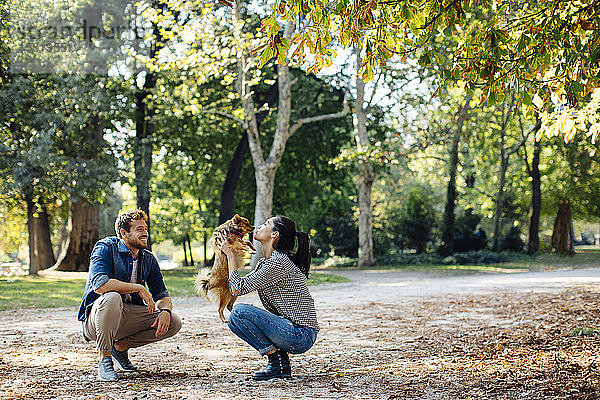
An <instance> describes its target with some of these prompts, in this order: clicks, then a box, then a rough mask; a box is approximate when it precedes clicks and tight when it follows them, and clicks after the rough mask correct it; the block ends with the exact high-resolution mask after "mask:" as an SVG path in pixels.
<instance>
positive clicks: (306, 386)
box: [0, 265, 600, 400]
mask: <svg viewBox="0 0 600 400" xmlns="http://www.w3.org/2000/svg"><path fill="white" fill-rule="evenodd" d="M331 272H333V273H336V274H339V275H342V276H345V277H347V278H349V279H350V280H351V282H350V283H343V284H327V285H321V286H319V287H314V288H311V292H312V294H313V297H314V298H315V302H316V304H317V312H318V315H319V322H320V325H321V332H320V333H319V338H318V341H317V343H316V345H315V346H314V347H313V348H312V349H311V350H310V351H309V352H307V353H306V354H303V355H298V356H293V357H292V368H293V371H292V372H293V375H294V379H292V380H284V381H282V380H274V381H271V382H260V383H258V382H253V381H250V380H248V376H249V374H250V373H251V372H252V371H253V370H255V369H258V368H261V367H262V366H263V365H264V363H265V360H264V359H261V358H260V357H259V356H258V355H257V354H256V353H255V352H254V351H252V350H251V349H250V348H249V346H247V345H246V344H245V343H243V342H242V341H240V340H239V339H237V338H235V337H234V336H233V334H231V333H230V332H229V331H228V329H227V328H226V327H225V326H223V325H222V324H221V323H220V322H219V321H218V317H217V314H216V311H215V307H214V306H213V305H211V304H208V303H207V302H206V301H204V300H203V299H201V298H176V299H175V301H174V303H175V310H176V312H178V313H179V315H181V316H182V317H183V321H184V327H183V328H182V330H181V332H180V333H179V334H178V335H177V336H175V337H174V338H171V339H168V340H165V341H164V342H160V343H158V344H155V345H150V346H146V347H143V348H140V349H137V350H134V351H132V352H131V353H132V354H131V356H132V361H133V362H134V363H136V364H138V365H139V366H140V367H141V368H142V372H139V373H135V374H129V375H123V376H122V379H120V380H119V381H118V382H116V383H100V382H96V381H95V361H94V360H95V357H96V356H95V352H94V349H93V346H92V345H91V344H89V343H85V342H84V341H83V340H82V339H81V336H80V328H79V324H78V323H77V321H76V320H75V318H74V313H75V310H72V309H52V310H26V311H2V312H0V398H1V399H19V398H23V399H59V398H60V399H64V400H67V399H68V400H73V399H78V400H86V399H128V400H136V399H137V400H141V399H263V398H264V399H315V398H322V399H403V398H420V399H421V398H422V399H454V398H473V399H474V398H477V399H487V398H489V399H504V398H511V399H516V398H527V399H532V398H540V399H542V398H544V399H546V398H556V399H559V398H561V399H562V398H582V399H587V398H590V399H591V398H599V397H600V387H599V386H598V385H599V384H598V382H599V379H598V378H600V371H599V370H598V368H599V367H598V366H599V365H600V358H599V356H598V354H600V344H599V342H600V341H599V340H598V338H597V336H596V335H593V336H581V337H578V336H570V335H569V333H571V332H572V331H573V330H574V329H577V328H586V327H593V326H600V311H599V310H600V300H599V299H600V296H599V294H600V286H599V285H598V284H599V282H600V265H599V267H598V268H585V269H565V270H555V271H545V272H525V273H502V274H498V273H495V274H477V275H473V274H467V273H461V272H448V271H446V272H439V271H430V272H422V271H414V272H406V271H383V270H343V271H331ZM239 301H241V302H247V303H252V304H258V303H259V301H258V299H257V297H256V296H255V295H249V296H244V297H243V298H241V299H240V300H239Z"/></svg>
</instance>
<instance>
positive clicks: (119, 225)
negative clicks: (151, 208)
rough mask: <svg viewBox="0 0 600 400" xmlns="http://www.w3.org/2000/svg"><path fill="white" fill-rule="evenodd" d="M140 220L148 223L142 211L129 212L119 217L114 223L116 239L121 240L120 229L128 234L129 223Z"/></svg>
mask: <svg viewBox="0 0 600 400" xmlns="http://www.w3.org/2000/svg"><path fill="white" fill-rule="evenodd" d="M141 219H143V220H144V221H148V216H147V215H146V213H145V212H143V211H142V210H129V211H125V212H124V213H123V214H121V215H119V216H118V217H117V220H116V221H115V232H116V233H117V237H118V238H119V239H122V237H121V229H125V230H126V231H127V232H129V228H130V227H131V221H139V220H141Z"/></svg>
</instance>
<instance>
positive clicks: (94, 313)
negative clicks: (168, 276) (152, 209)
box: [77, 210, 181, 381]
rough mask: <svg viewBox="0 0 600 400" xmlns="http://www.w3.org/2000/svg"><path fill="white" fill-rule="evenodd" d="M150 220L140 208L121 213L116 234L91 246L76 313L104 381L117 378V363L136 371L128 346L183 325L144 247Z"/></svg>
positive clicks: (166, 334)
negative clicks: (94, 349)
mask: <svg viewBox="0 0 600 400" xmlns="http://www.w3.org/2000/svg"><path fill="white" fill-rule="evenodd" d="M147 220H148V217H147V216H146V214H145V213H144V212H143V211H141V210H132V211H127V212H125V213H123V214H121V215H119V217H118V218H117V220H116V221H115V231H116V233H117V237H114V236H112V237H107V238H104V239H102V240H100V241H98V243H96V245H95V246H94V249H93V251H92V255H91V259H90V269H89V274H88V279H87V282H86V285H85V289H84V292H83V299H82V301H81V306H80V307H79V313H78V316H77V317H78V319H79V321H81V322H82V328H83V336H84V337H85V338H86V339H87V340H91V341H95V342H96V345H97V348H98V352H99V355H100V362H99V364H98V379H99V380H102V381H115V380H117V379H118V376H117V374H116V372H115V364H116V367H117V368H118V369H120V370H122V371H135V370H137V367H136V366H134V365H133V364H132V363H131V361H130V360H129V357H128V354H127V351H128V350H129V349H130V348H135V347H140V346H144V345H146V344H148V343H152V342H156V341H159V340H163V339H166V338H168V337H171V336H173V335H175V334H176V333H177V332H178V331H179V329H181V319H180V318H179V317H178V316H177V315H175V314H174V313H172V311H171V310H172V309H173V303H172V301H171V298H170V297H169V292H168V290H167V288H166V287H165V284H164V282H163V277H162V274H161V272H160V268H159V266H158V262H157V261H156V258H155V257H154V255H153V254H152V253H151V252H150V251H148V250H146V248H147V247H148V226H147V224H146V221H147ZM145 285H148V288H147V289H146V286H145Z"/></svg>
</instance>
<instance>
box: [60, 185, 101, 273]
mask: <svg viewBox="0 0 600 400" xmlns="http://www.w3.org/2000/svg"><path fill="white" fill-rule="evenodd" d="M98 222H99V207H98V206H97V205H92V204H90V203H88V202H87V201H85V200H83V199H81V198H77V197H75V198H72V199H71V207H70V210H69V226H70V231H69V238H68V240H67V246H66V247H65V249H63V252H62V254H61V255H60V257H59V259H58V261H57V262H56V265H55V268H56V270H57V271H72V272H74V271H87V270H88V269H89V265H90V255H91V254H92V249H93V248H94V245H95V244H96V242H97V241H98Z"/></svg>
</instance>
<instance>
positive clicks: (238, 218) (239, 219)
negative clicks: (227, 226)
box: [233, 214, 242, 222]
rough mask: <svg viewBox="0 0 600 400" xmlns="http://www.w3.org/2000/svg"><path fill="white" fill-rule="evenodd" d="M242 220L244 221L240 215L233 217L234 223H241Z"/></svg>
mask: <svg viewBox="0 0 600 400" xmlns="http://www.w3.org/2000/svg"><path fill="white" fill-rule="evenodd" d="M241 220H242V217H240V216H239V215H237V214H235V215H234V216H233V221H234V222H240V221H241Z"/></svg>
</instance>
